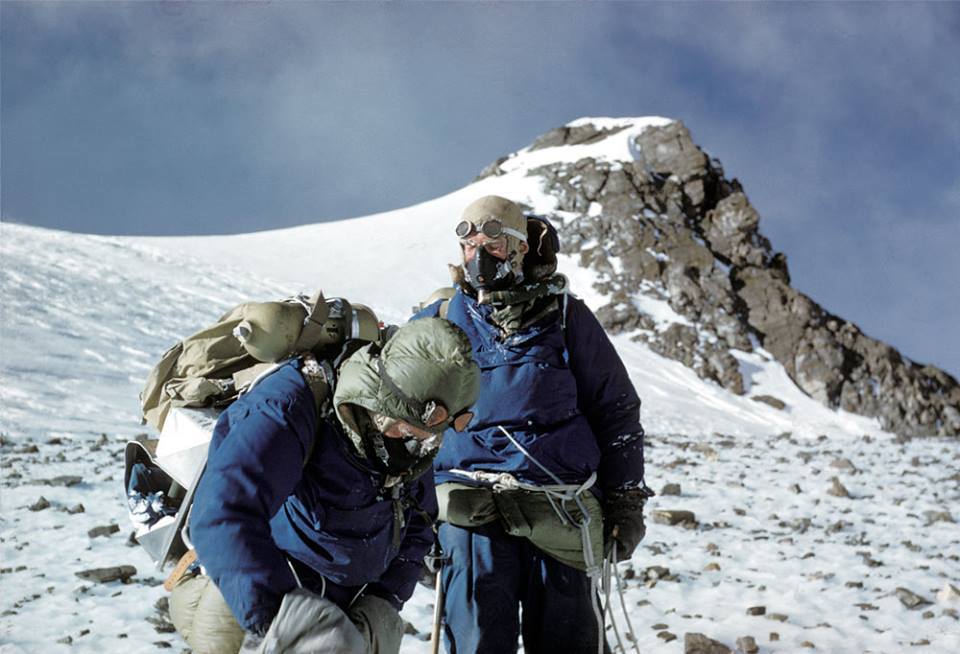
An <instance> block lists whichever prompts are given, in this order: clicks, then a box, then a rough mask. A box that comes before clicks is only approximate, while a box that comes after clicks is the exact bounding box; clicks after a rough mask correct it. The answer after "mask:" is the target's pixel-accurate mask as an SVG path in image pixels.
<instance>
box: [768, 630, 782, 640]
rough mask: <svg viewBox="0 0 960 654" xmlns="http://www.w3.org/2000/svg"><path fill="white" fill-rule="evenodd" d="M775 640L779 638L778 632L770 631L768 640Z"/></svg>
mask: <svg viewBox="0 0 960 654" xmlns="http://www.w3.org/2000/svg"><path fill="white" fill-rule="evenodd" d="M777 640H780V634H778V633H777V632H776V631H771V632H770V642H774V641H777Z"/></svg>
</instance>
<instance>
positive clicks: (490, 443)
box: [414, 290, 644, 496]
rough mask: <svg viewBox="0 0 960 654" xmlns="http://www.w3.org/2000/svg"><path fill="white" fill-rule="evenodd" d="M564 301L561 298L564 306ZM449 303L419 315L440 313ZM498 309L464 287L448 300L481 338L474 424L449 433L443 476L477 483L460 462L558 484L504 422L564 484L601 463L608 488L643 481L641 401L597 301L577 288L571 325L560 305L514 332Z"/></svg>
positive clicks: (456, 316) (454, 317)
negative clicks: (596, 310) (493, 317)
mask: <svg viewBox="0 0 960 654" xmlns="http://www.w3.org/2000/svg"><path fill="white" fill-rule="evenodd" d="M562 301H563V299H562V297H558V307H559V306H560V305H561V304H562ZM440 304H441V302H440V301H438V302H436V303H434V304H431V305H430V306H428V307H426V308H425V309H423V310H422V311H421V312H420V313H418V314H417V315H416V316H414V319H417V318H422V317H426V316H436V315H438V313H439V309H440ZM492 310H493V308H492V307H491V306H490V305H486V304H478V303H477V301H476V300H475V299H474V298H473V297H471V296H470V295H467V294H465V293H464V292H463V291H462V290H458V291H457V293H456V294H455V295H454V296H453V298H452V299H451V300H450V304H449V306H448V308H447V316H446V317H447V320H450V321H451V322H453V323H455V324H456V325H458V326H460V327H461V328H462V329H463V330H464V331H465V332H466V334H467V336H468V337H469V338H470V342H471V343H472V344H473V356H474V360H476V362H477V363H478V364H479V365H480V370H481V381H480V399H479V400H477V403H476V404H475V405H474V407H473V411H474V413H475V417H474V418H473V420H472V421H471V422H470V425H469V426H468V428H467V431H466V432H464V433H456V432H453V431H450V430H448V431H447V433H446V434H445V435H444V439H443V445H442V446H441V447H440V452H439V454H438V455H437V458H436V460H435V463H434V469H435V470H436V473H437V475H436V481H437V483H438V484H439V483H443V482H447V481H458V482H461V483H468V482H465V480H464V478H463V477H461V476H458V475H456V474H454V473H451V472H450V470H451V469H458V468H459V469H463V470H468V471H472V470H488V471H509V472H511V473H512V474H514V475H515V476H516V477H517V478H518V479H520V480H522V481H526V482H530V483H535V484H549V483H554V482H553V481H552V480H551V479H550V477H549V476H548V475H547V474H546V473H545V472H543V471H542V470H540V469H539V467H538V466H537V465H536V464H535V463H533V462H532V461H530V459H528V458H527V457H526V456H524V454H523V453H522V452H520V451H519V450H518V449H517V448H516V447H515V446H514V445H513V444H511V443H510V441H509V440H508V439H507V438H506V436H505V435H504V434H503V432H502V431H500V429H499V427H500V426H501V425H502V426H503V427H504V428H506V429H507V430H508V431H510V433H511V434H512V435H513V437H514V438H515V439H516V440H517V441H518V442H519V443H521V444H522V445H523V446H524V447H525V448H526V449H527V450H528V451H529V452H530V453H531V454H532V455H533V456H534V457H535V458H536V459H537V460H538V461H540V463H542V464H543V465H544V466H545V467H547V468H548V469H550V470H551V471H552V472H553V473H554V474H555V475H557V476H558V477H559V478H560V479H562V480H563V481H564V482H565V483H581V482H583V481H585V480H586V479H587V477H589V476H590V473H592V472H594V471H596V472H597V478H598V486H597V488H596V490H597V491H599V493H598V494H599V495H601V496H602V492H603V491H610V490H618V489H623V488H630V487H636V486H639V485H641V482H642V481H643V463H644V462H643V428H642V427H641V426H640V399H639V397H637V393H636V391H635V390H634V388H633V384H632V383H631V382H630V378H629V376H628V375H627V371H626V369H625V368H624V365H623V362H622V361H620V357H619V356H618V355H617V353H616V350H614V348H613V345H612V344H611V343H610V340H609V339H608V338H607V335H606V333H605V332H604V331H603V327H602V326H601V325H600V323H599V322H598V321H597V319H596V317H595V316H594V315H593V313H592V312H591V311H590V309H588V308H587V306H586V305H585V304H584V303H583V302H582V301H581V300H579V299H577V298H575V297H572V296H568V298H567V306H566V309H565V312H566V326H565V327H564V326H563V325H562V318H561V311H559V310H558V311H557V312H555V313H553V314H551V315H552V318H550V317H548V318H546V319H545V320H544V321H541V322H539V323H537V324H534V325H532V326H529V327H526V328H524V329H521V330H520V331H518V332H516V333H514V334H511V335H510V336H507V337H506V338H501V335H500V330H499V328H498V327H496V325H494V324H493V323H491V322H490V321H489V320H488V316H489V315H490V313H491V312H492Z"/></svg>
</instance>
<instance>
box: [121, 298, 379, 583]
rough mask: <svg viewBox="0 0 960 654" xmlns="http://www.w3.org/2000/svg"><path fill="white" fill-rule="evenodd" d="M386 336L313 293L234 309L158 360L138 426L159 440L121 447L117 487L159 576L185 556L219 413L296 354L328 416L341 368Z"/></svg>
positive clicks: (346, 307)
mask: <svg viewBox="0 0 960 654" xmlns="http://www.w3.org/2000/svg"><path fill="white" fill-rule="evenodd" d="M384 337H385V330H384V329H383V327H382V325H381V324H380V323H379V321H378V320H377V317H376V315H375V314H374V312H373V311H372V310H371V309H370V308H368V307H366V306H364V305H360V304H355V305H351V304H350V303H349V302H347V301H346V300H345V299H343V298H334V299H332V300H326V299H324V297H323V294H322V293H321V292H319V291H318V292H317V293H315V294H314V295H313V296H312V297H309V298H308V297H306V296H295V297H292V298H288V299H286V300H283V301H280V302H247V303H243V304H240V305H237V306H236V307H234V308H232V309H230V310H229V311H227V313H225V314H224V315H223V316H221V317H220V319H219V320H217V322H215V323H214V324H212V325H210V326H209V327H206V328H204V329H202V330H200V331H198V332H197V333H195V334H193V335H191V336H188V337H187V338H185V339H183V340H182V341H180V342H178V343H176V344H175V345H174V346H173V347H171V348H170V349H169V350H167V352H166V353H164V355H163V356H162V357H161V358H160V361H159V362H158V363H157V364H156V366H154V368H153V370H152V371H151V372H150V374H149V375H148V377H147V382H146V385H145V386H144V389H143V391H142V392H141V394H140V403H141V409H142V411H143V421H144V423H149V424H151V425H152V426H153V427H154V428H156V430H157V431H158V432H159V437H157V438H149V437H147V436H146V435H144V438H141V439H139V440H134V441H130V442H129V443H127V447H126V452H125V457H124V480H123V481H124V491H125V493H126V495H127V502H128V509H129V512H130V517H131V520H132V521H133V522H134V524H135V525H137V530H136V532H135V538H136V540H137V542H139V543H140V545H142V546H143V548H144V549H145V550H146V551H147V553H148V554H149V555H150V557H151V558H152V559H153V560H154V562H155V563H156V565H157V569H158V570H163V568H164V566H165V565H166V564H167V563H168V562H170V561H177V560H179V559H180V558H181V557H182V555H184V554H185V553H187V551H188V550H190V549H192V548H191V547H190V542H189V536H188V533H187V530H186V529H185V526H186V523H187V518H188V516H189V509H190V506H191V504H192V501H193V492H194V490H195V489H196V487H197V484H198V482H199V481H200V477H201V476H202V475H203V471H204V469H205V466H206V457H207V449H208V446H209V442H210V439H211V438H212V436H213V429H214V426H215V425H216V422H217V419H218V418H219V415H220V413H222V412H223V410H224V409H225V408H226V407H227V406H229V405H230V404H231V403H232V402H234V401H235V400H236V399H237V398H238V397H240V395H242V394H244V393H246V392H249V391H250V390H251V389H252V388H253V387H254V386H255V385H256V384H257V383H258V382H259V381H260V380H262V379H264V378H265V377H266V376H268V375H269V374H270V373H271V372H273V371H274V370H276V369H277V368H279V367H280V366H281V365H283V364H284V363H285V362H287V361H289V360H290V359H292V358H295V357H299V356H303V357H304V365H303V367H302V370H301V371H302V372H303V375H304V379H305V380H306V381H307V383H308V385H309V386H310V389H311V391H312V392H313V395H314V398H315V400H316V402H317V410H318V412H321V413H322V412H324V411H326V410H328V409H329V401H330V398H332V396H333V389H334V385H335V374H334V370H335V368H336V366H337V365H339V363H340V361H342V360H343V359H344V358H346V357H347V356H349V355H350V354H352V353H353V352H354V351H356V350H357V349H358V348H359V347H362V346H363V345H365V344H367V343H371V342H372V343H378V344H382V342H383V340H384ZM309 457H310V453H309V452H308V453H307V456H306V459H309ZM304 463H306V460H305V461H304Z"/></svg>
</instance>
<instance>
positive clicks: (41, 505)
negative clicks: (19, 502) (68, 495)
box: [27, 495, 50, 511]
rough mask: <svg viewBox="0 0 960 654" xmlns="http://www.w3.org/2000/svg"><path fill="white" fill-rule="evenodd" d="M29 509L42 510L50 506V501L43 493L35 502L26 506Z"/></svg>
mask: <svg viewBox="0 0 960 654" xmlns="http://www.w3.org/2000/svg"><path fill="white" fill-rule="evenodd" d="M27 508H28V509H30V510H31V511H43V510H44V509H49V508H50V502H49V501H47V498H45V497H44V496H43V495H41V496H40V499H38V500H37V501H36V502H34V503H33V504H31V505H30V506H28V507H27Z"/></svg>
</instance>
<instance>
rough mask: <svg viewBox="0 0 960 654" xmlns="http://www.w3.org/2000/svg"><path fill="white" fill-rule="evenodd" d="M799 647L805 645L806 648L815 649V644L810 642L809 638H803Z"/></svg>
mask: <svg viewBox="0 0 960 654" xmlns="http://www.w3.org/2000/svg"><path fill="white" fill-rule="evenodd" d="M800 647H806V648H807V649H817V646H816V645H814V644H813V643H811V642H810V641H809V640H805V641H803V642H802V643H800Z"/></svg>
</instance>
